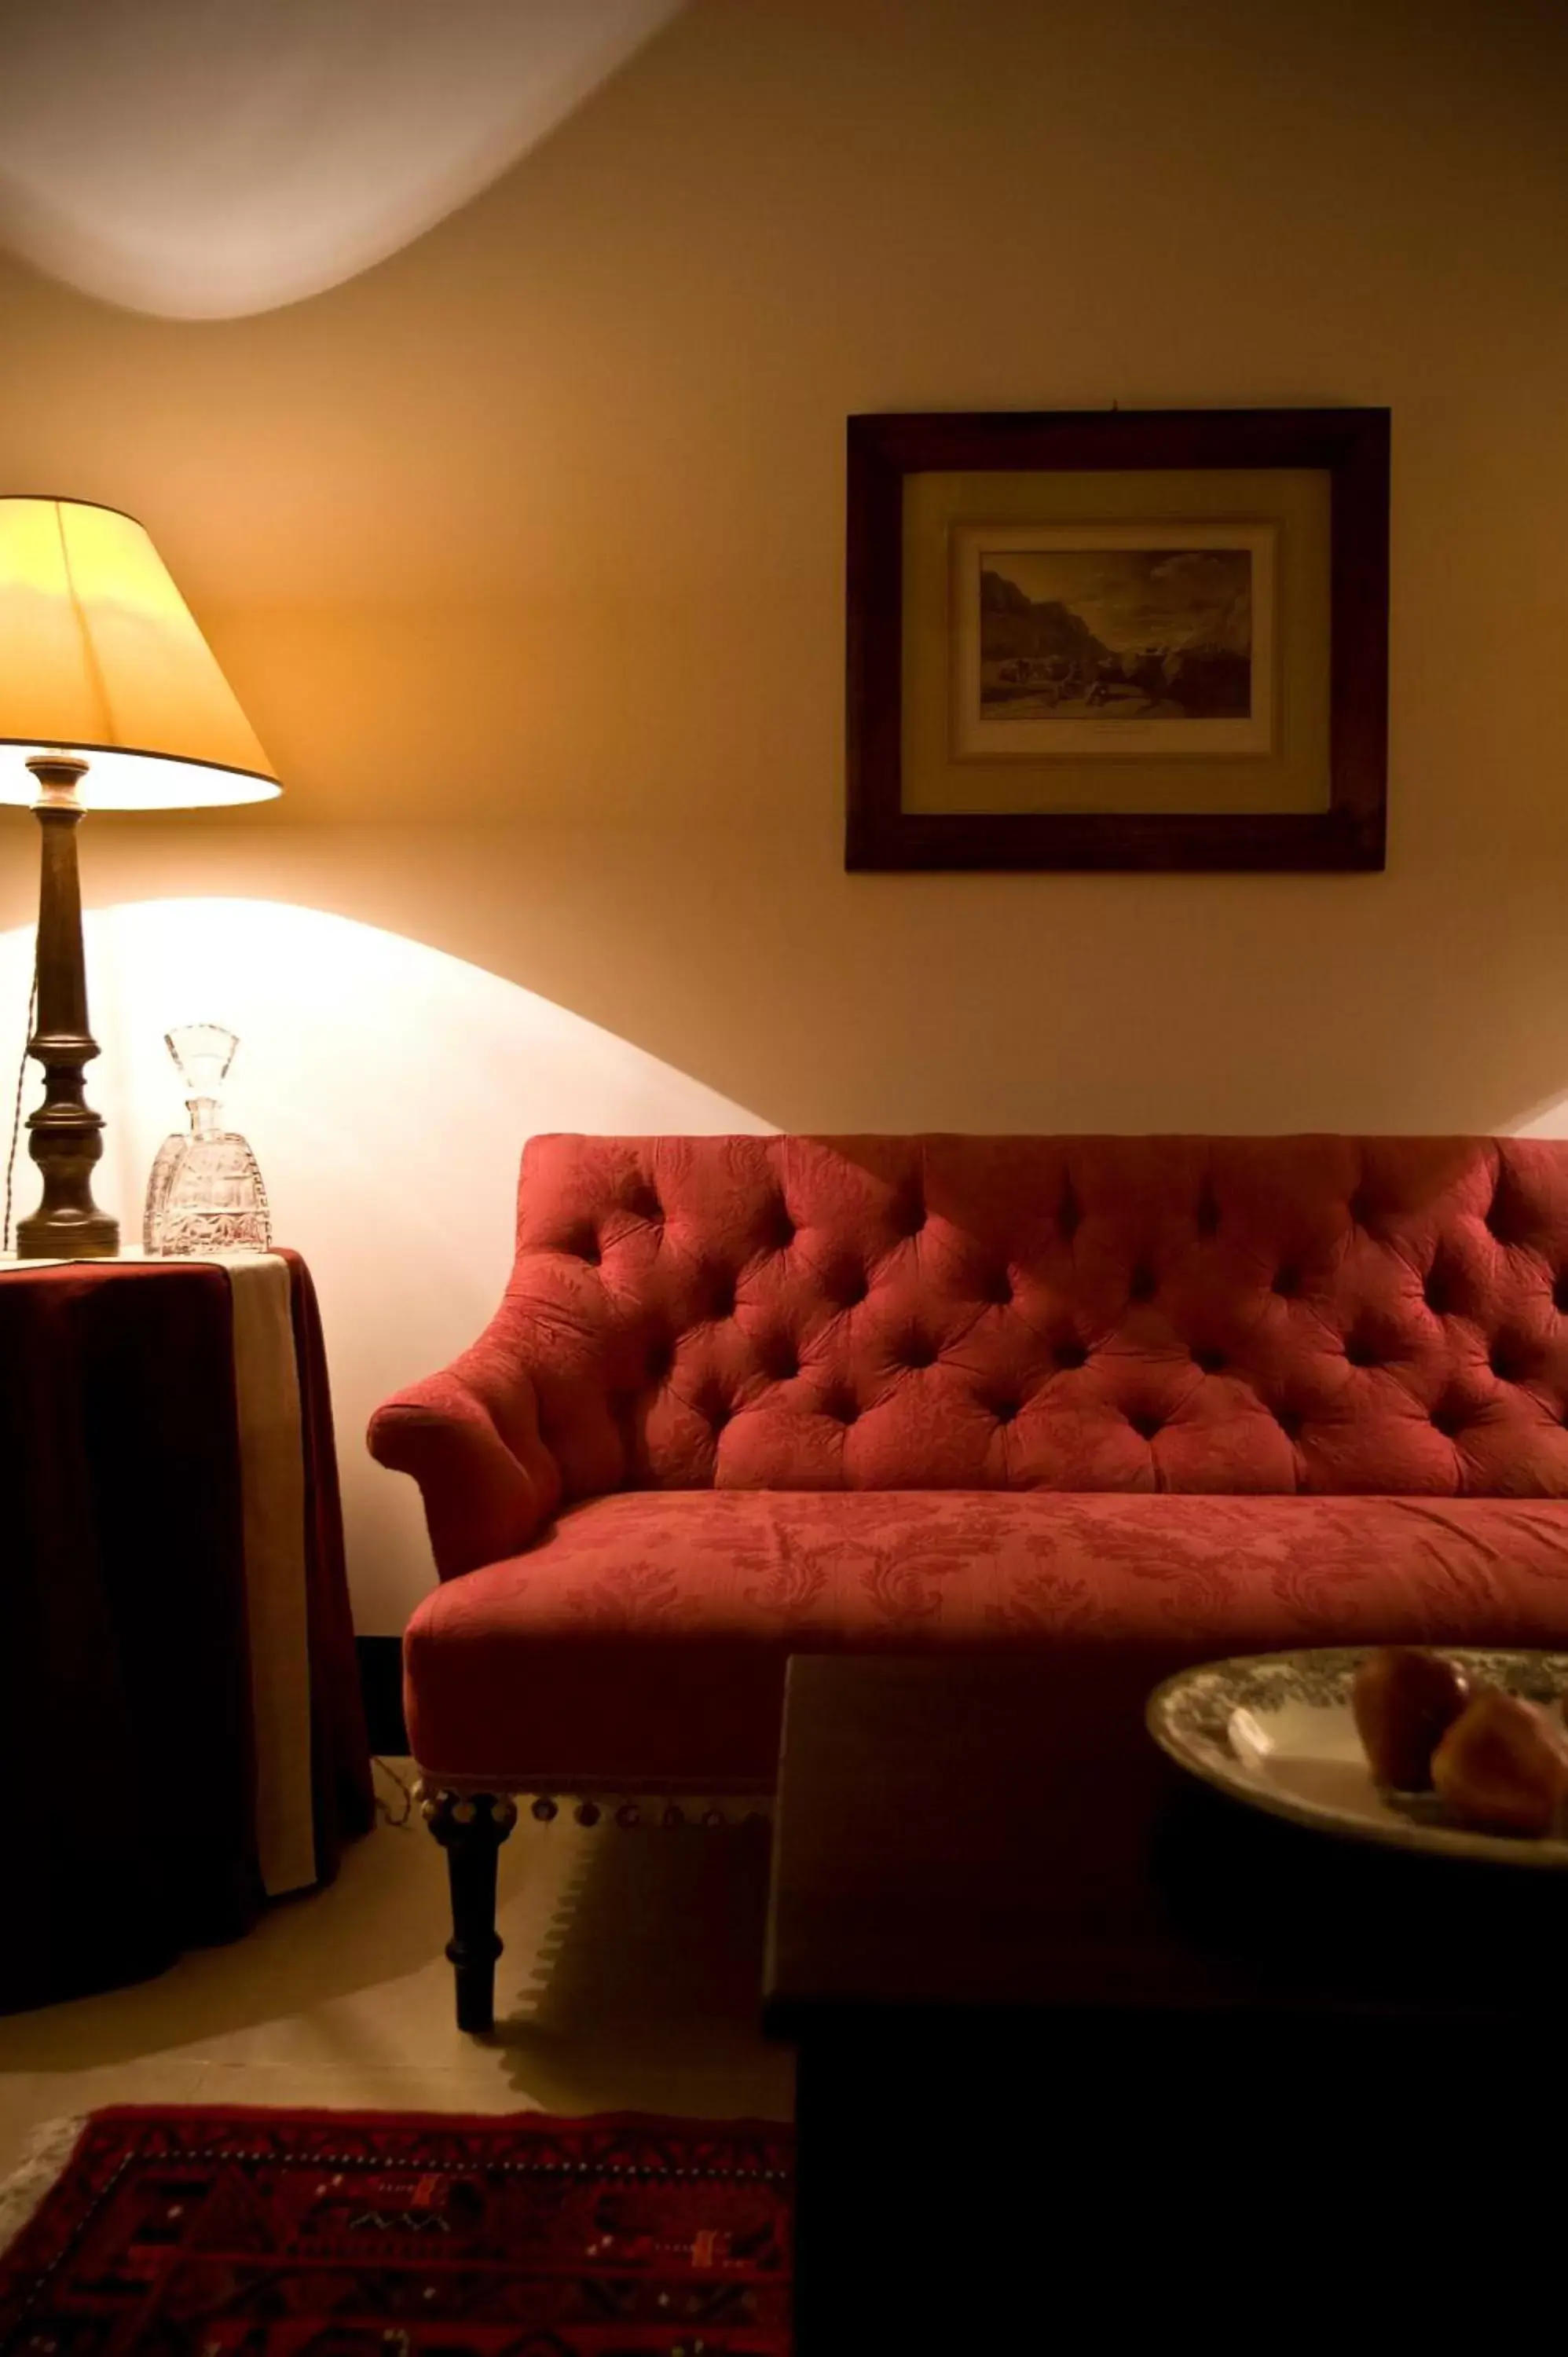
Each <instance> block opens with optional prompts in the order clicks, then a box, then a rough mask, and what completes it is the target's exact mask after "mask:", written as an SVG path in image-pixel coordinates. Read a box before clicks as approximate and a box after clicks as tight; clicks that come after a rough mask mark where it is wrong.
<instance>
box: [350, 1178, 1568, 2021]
mask: <svg viewBox="0 0 1568 2357" xmlns="http://www.w3.org/2000/svg"><path fill="white" fill-rule="evenodd" d="M1565 1313H1568V1144H1558V1143H1555V1142H1539V1141H1529V1142H1526V1141H1514V1140H1507V1139H1504V1140H1497V1139H1484V1138H1439V1139H1425V1138H1381V1139H1377V1138H1373V1139H1361V1140H1358V1139H1352V1138H1343V1137H1293V1138H1188V1137H1152V1138H1138V1137H1100V1138H1095V1137H1083V1138H1061V1137H1054V1138H1053V1137H1014V1138H1001V1137H956V1136H932V1137H859V1138H855V1137H848V1138H806V1137H702V1138H689V1137H667V1138H616V1137H571V1136H555V1137H540V1138H536V1139H534V1140H533V1141H532V1144H531V1145H530V1146H528V1148H527V1151H526V1153H525V1154H524V1157H523V1164H522V1178H521V1189H520V1193H519V1201H518V1225H517V1254H516V1261H515V1265H514V1266H513V1269H512V1274H511V1279H510V1284H509V1286H508V1287H507V1292H506V1297H505V1299H504V1300H503V1302H502V1304H501V1307H500V1308H499V1311H498V1312H497V1314H496V1317H495V1318H494V1319H493V1321H492V1322H491V1324H490V1326H489V1329H487V1331H486V1332H485V1333H484V1334H483V1335H482V1336H481V1338H480V1339H479V1340H478V1342H476V1343H475V1344H474V1346H473V1348H472V1349H471V1350H469V1351H466V1352H465V1353H464V1354H463V1356H462V1357H461V1358H459V1359H458V1360H457V1361H456V1362H455V1364H454V1365H452V1366H451V1367H449V1368H448V1369H446V1372H444V1373H442V1374H438V1375H435V1376H432V1377H431V1378H430V1379H429V1380H428V1381H426V1382H424V1383H418V1384H415V1385H414V1386H413V1388H412V1389H411V1390H408V1391H405V1392H403V1393H402V1394H399V1395H398V1397H396V1398H395V1399H393V1400H391V1401H389V1402H388V1403H387V1405H385V1406H384V1407H382V1408H381V1410H380V1411H379V1412H378V1413H377V1415H376V1416H375V1418H374V1419H373V1421H372V1424H371V1449H372V1451H373V1453H374V1454H375V1456H376V1457H377V1458H380V1460H381V1463H383V1464H385V1465H389V1466H394V1467H397V1468H399V1469H402V1470H403V1471H405V1472H408V1473H412V1474H413V1476H414V1478H415V1480H417V1481H418V1482H419V1484H420V1487H421V1490H422V1491H423V1493H424V1505H425V1512H426V1515H427V1518H428V1522H429V1527H430V1535H431V1542H432V1544H433V1547H434V1549H435V1562H436V1567H437V1570H438V1571H439V1573H440V1576H441V1584H440V1586H439V1587H437V1588H436V1589H435V1592H434V1593H433V1594H432V1595H430V1596H429V1597H427V1598H425V1600H424V1603H423V1604H422V1605H421V1606H420V1608H419V1609H418V1610H417V1612H416V1613H415V1614H414V1616H413V1620H412V1622H411V1624H410V1626H409V1630H408V1633H407V1639H406V1645H405V1668H406V1694H407V1704H408V1718H409V1727H410V1733H411V1739H412V1743H413V1750H414V1753H415V1755H416V1758H417V1760H418V1761H419V1765H420V1769H421V1772H422V1776H423V1778H424V1787H425V1800H424V1808H425V1813H426V1816H427V1818H428V1819H429V1821H430V1822H431V1824H432V1826H433V1829H434V1830H435V1833H436V1835H437V1837H438V1838H439V1839H441V1840H442V1841H443V1842H444V1844H445V1845H446V1847H447V1849H448V1854H449V1858H450V1862H451V1865H452V1867H453V1893H454V1907H455V1912H456V1915H457V1918H458V1921H457V1928H456V1936H455V1939H454V1943H453V1948H452V1950H451V1952H450V1953H452V1954H453V1958H454V1962H455V1963H456V1964H457V1965H458V1984H459V2018H462V2019H464V2020H465V2022H466V2024H467V2026H468V2027H478V2026H482V2024H483V2023H484V2022H486V2021H488V2019H489V2002H490V2000H489V1984H490V1979H491V1977H492V1975H493V1956H494V1953H495V1952H496V1950H495V1941H494V1931H493V1921H490V1920H488V1919H487V1904H493V1899H492V1900H491V1901H487V1889H489V1892H490V1893H492V1894H493V1881H494V1844H495V1842H496V1841H497V1840H498V1839H499V1838H500V1837H501V1836H502V1835H504V1833H505V1831H506V1830H507V1828H508V1826H509V1825H510V1823H511V1821H512V1816H513V1814H514V1809H513V1804H512V1803H511V1802H510V1798H508V1797H507V1796H508V1795H510V1794H511V1793H513V1792H519V1791H524V1792H543V1793H546V1794H549V1793H554V1792H562V1791H564V1792H571V1793H576V1794H578V1795H584V1796H589V1802H590V1805H589V1808H588V1812H587V1813H589V1814H591V1813H593V1805H594V1804H593V1803H592V1796H594V1795H599V1796H601V1797H602V1796H603V1795H605V1794H606V1793H615V1794H625V1793H628V1792H629V1793H636V1792H643V1793H648V1792H663V1793H670V1792H680V1793H693V1792H696V1793H734V1792H757V1791H763V1790H766V1789H767V1788H768V1786H769V1785H770V1783H771V1780H772V1775H773V1770H774V1762H775V1756H776V1750H777V1743H778V1735H779V1706H780V1698H781V1693H782V1683H783V1671H784V1663H785V1660H786V1657H787V1656H788V1654H789V1653H790V1652H801V1651H821V1650H828V1649H832V1648H836V1647H845V1646H881V1647H886V1648H893V1649H897V1650H901V1651H907V1650H910V1649H914V1648H922V1647H928V1646H939V1645H954V1646H970V1647H975V1646H988V1645H1010V1646H1016V1645H1051V1646H1061V1645H1066V1644H1079V1645H1099V1644H1103V1643H1115V1642H1117V1641H1140V1642H1142V1643H1143V1644H1144V1646H1145V1647H1152V1648H1155V1649H1156V1650H1160V1651H1168V1653H1169V1656H1170V1659H1171V1661H1172V1663H1177V1662H1179V1661H1181V1660H1184V1659H1190V1658H1194V1657H1198V1656H1202V1655H1204V1654H1206V1653H1214V1652H1228V1651H1237V1650H1244V1649H1249V1648H1257V1647H1268V1646H1274V1645H1281V1644H1287V1643H1291V1642H1296V1641H1338V1640H1347V1641H1356V1640H1360V1639H1368V1640H1379V1639H1392V1638H1437V1637H1442V1638H1447V1639H1450V1640H1454V1641H1461V1640H1467V1641H1499V1642H1501V1641H1515V1642H1520V1643H1543V1644H1554V1645H1560V1644H1568V1429H1565V1428H1564V1421H1563V1417H1564V1409H1565V1406H1568V1314H1565ZM487 1875H488V1883H487Z"/></svg>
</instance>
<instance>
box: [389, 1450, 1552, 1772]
mask: <svg viewBox="0 0 1568 2357" xmlns="http://www.w3.org/2000/svg"><path fill="white" fill-rule="evenodd" d="M1435 1639H1446V1640H1447V1641H1451V1642H1453V1643H1455V1644H1458V1643H1466V1642H1480V1643H1487V1642H1491V1643H1513V1644H1526V1645H1551V1646H1564V1647H1568V1502H1564V1501H1555V1500H1529V1499H1501V1498H1463V1499H1447V1498H1414V1497H1399V1498H1386V1497H1359V1498H1336V1497H1310V1496H1294V1497H1289V1496H1286V1497H1269V1496H1263V1497H1208V1496H1187V1497H1170V1496H1165V1497H1160V1496H1148V1495H1139V1494H1130V1495H1124V1494H1119V1493H1116V1492H1098V1493H1083V1492H1071V1493H1063V1492H1060V1491H1018V1492H1007V1491H859V1492H851V1493H848V1494H846V1493H843V1492H838V1493H836V1494H832V1495H823V1494H820V1493H814V1492H811V1491H707V1490H683V1491H622V1492H619V1493H618V1494H616V1495H614V1496H610V1497H607V1498H599V1499H596V1500H594V1501H591V1502H589V1503H587V1504H585V1505H583V1506H580V1507H577V1508H575V1509H574V1510H573V1511H572V1512H568V1513H565V1514H563V1515H562V1516H561V1517H560V1519H559V1521H558V1522H556V1523H554V1524H553V1526H552V1527H551V1529H550V1530H549V1531H548V1532H547V1533H546V1534H545V1536H544V1537H543V1539H542V1541H541V1542H540V1543H539V1544H537V1545H535V1546H533V1547H532V1548H530V1549H529V1550H528V1551H527V1552H526V1553H525V1554H522V1555H516V1556H513V1557H511V1558H510V1559H509V1560H508V1561H505V1562H502V1563H494V1564H489V1565H488V1566H484V1567H482V1568H481V1569H479V1570H477V1571H471V1572H468V1573H467V1574H466V1575H464V1576H463V1577H461V1578H457V1579H454V1580H449V1581H447V1582H446V1584H445V1585H444V1586H443V1587H439V1588H437V1589H436V1590H435V1592H434V1593H433V1594H432V1595H430V1596H427V1597H426V1598H425V1599H424V1602H423V1603H422V1604H421V1606H420V1607H419V1609H418V1611H417V1612H416V1613H415V1614H414V1617H413V1620H412V1622H411V1623H410V1625H409V1630H408V1635H407V1640H406V1653H405V1659H406V1684H407V1701H408V1715H409V1731H410V1737H411V1740H412V1743H413V1750H414V1753H415V1756H416V1757H417V1759H418V1760H419V1761H420V1763H421V1766H422V1768H423V1769H424V1770H425V1771H426V1773H428V1774H432V1775H435V1776H437V1777H439V1776H449V1777H454V1778H456V1779H459V1780H463V1781H468V1782H470V1783H484V1782H487V1781H491V1780H493V1781H496V1782H497V1783H510V1784H511V1785H513V1786H514V1787H517V1788H521V1789H535V1790H546V1791H549V1790H562V1791H568V1792H570V1791H590V1790H614V1789H621V1790H624V1791H628V1792H629V1791H658V1790H666V1791H679V1792H703V1791H711V1792H724V1791H731V1792H740V1791H744V1790H746V1789H750V1788H762V1789H767V1788H768V1787H770V1786H771V1783H772V1781H773V1775H774V1770H775V1765H776V1758H777V1750H778V1741H779V1716H780V1706H781V1701H782V1695H783V1679H784V1664H785V1661H786V1659H787V1657H788V1656H789V1654H790V1653H791V1652H835V1651H840V1650H844V1649H856V1648H873V1647H875V1648H880V1649H882V1650H885V1651H889V1652H915V1651H918V1650H923V1649H925V1648H927V1647H929V1646H938V1645H942V1646H949V1647H954V1646H956V1647H961V1648H976V1647H985V1646H991V1645H1006V1646H1010V1647H1014V1648H1016V1647H1018V1646H1020V1645H1024V1646H1027V1645H1034V1644H1037V1645H1041V1646H1047V1645H1048V1646H1051V1647H1053V1648H1058V1649H1059V1648H1060V1647H1061V1646H1062V1645H1064V1644H1067V1645H1074V1644H1077V1645H1099V1644H1101V1643H1117V1644H1138V1645H1140V1646H1142V1647H1144V1649H1145V1650H1147V1651H1148V1652H1151V1653H1153V1654H1157V1655H1158V1656H1160V1657H1161V1658H1162V1659H1165V1660H1168V1663H1169V1665H1170V1666H1172V1667H1175V1666H1177V1665H1178V1664H1180V1663H1184V1662H1187V1661H1193V1660H1201V1659H1202V1658H1204V1657H1205V1656H1206V1655H1209V1654H1217V1653H1226V1652H1251V1651H1258V1650H1266V1649H1269V1648H1271V1647H1275V1646H1283V1645H1293V1644H1333V1643H1339V1642H1346V1643H1356V1642H1361V1641H1368V1642H1374V1641H1387V1640H1428V1641H1431V1640H1435Z"/></svg>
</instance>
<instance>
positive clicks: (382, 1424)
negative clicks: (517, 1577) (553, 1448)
mask: <svg viewBox="0 0 1568 2357" xmlns="http://www.w3.org/2000/svg"><path fill="white" fill-rule="evenodd" d="M366 1437H367V1440H368V1442H369V1446H370V1451H371V1456H372V1457H373V1458H375V1459H376V1461H377V1463H378V1464H381V1465H386V1466H390V1467H391V1468H392V1469H393V1470H394V1471H396V1472H399V1473H409V1474H412V1475H413V1479H414V1480H415V1481H417V1482H418V1484H419V1489H420V1494H421V1496H422V1498H423V1499H424V1519H425V1523H426V1525H427V1526H428V1528H429V1532H430V1544H431V1548H432V1551H433V1552H434V1554H435V1568H436V1570H437V1572H438V1573H439V1574H440V1576H441V1577H442V1578H443V1579H452V1578H455V1577H456V1575H457V1574H458V1573H459V1572H465V1571H472V1570H474V1569H475V1568H476V1567H477V1566H478V1565H479V1564H483V1563H495V1562H498V1561H499V1559H500V1558H501V1557H502V1556H504V1555H517V1554H518V1553H520V1552H521V1549H522V1548H523V1547H525V1546H526V1545H527V1544H528V1543H529V1541H530V1540H531V1539H532V1538H533V1537H534V1536H535V1535H536V1534H537V1533H538V1532H539V1530H540V1529H541V1528H542V1525H543V1524H544V1523H547V1522H548V1521H549V1519H550V1517H551V1515H552V1514H553V1512H554V1511H555V1508H556V1506H557V1504H558V1503H559V1502H560V1497H561V1473H560V1469H559V1467H558V1466H557V1465H556V1462H555V1459H554V1458H553V1456H552V1455H551V1453H550V1451H549V1449H548V1448H546V1447H545V1446H544V1443H543V1441H542V1439H541V1438H540V1437H539V1414H538V1405H537V1402H536V1400H535V1397H534V1391H533V1385H532V1383H531V1382H530V1380H529V1378H528V1376H527V1375H526V1374H525V1373H524V1372H522V1370H521V1368H519V1367H516V1366H514V1365H510V1364H504V1363H502V1361H501V1358H500V1354H499V1352H497V1351H494V1350H490V1349H487V1347H486V1343H485V1341H484V1340H481V1341H479V1342H478V1343H476V1344H475V1346H474V1348H473V1349H472V1350H471V1351H465V1352H464V1353H463V1355H462V1357H461V1358H459V1359H456V1360H455V1361H453V1363H452V1365H451V1366H449V1367H446V1368H444V1369H443V1370H442V1372H440V1373H439V1374H435V1375H427V1376H426V1377H425V1378H424V1381H423V1382H422V1383H411V1384H410V1385H409V1386H408V1388H407V1390H405V1391H401V1392H398V1393H397V1394H394V1396H393V1397H392V1399H390V1400H386V1401H384V1402H383V1403H382V1405H381V1406H380V1407H379V1408H377V1410H376V1412H375V1414H374V1415H372V1416H371V1426H370V1431H369V1433H368V1435H367V1436H366Z"/></svg>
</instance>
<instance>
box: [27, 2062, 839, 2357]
mask: <svg viewBox="0 0 1568 2357" xmlns="http://www.w3.org/2000/svg"><path fill="white" fill-rule="evenodd" d="M791 2163H792V2140H791V2137H790V2135H789V2130H788V2129H787V2128H782V2127H778V2126H773V2125H771V2124H769V2123H768V2122H766V2121H755V2120H748V2121H716V2120H714V2121H704V2120H660V2119H646V2118H640V2117H639V2116H637V2115H634V2114H625V2115H618V2114H609V2113H607V2114H604V2115H601V2116H599V2117H597V2118H595V2119H583V2120H557V2119H548V2118H546V2117H545V2116H544V2115H542V2114H541V2113H535V2112H525V2113H522V2114H514V2115H512V2116H511V2117H510V2118H502V2119H496V2118H489V2119H485V2118H478V2119H475V2118H469V2117H467V2116H462V2115H444V2114H414V2113H396V2112H381V2113H377V2112H274V2111H241V2110H235V2111H217V2110H204V2109H201V2108H199V2107H191V2108H180V2109H175V2108H170V2109H167V2110H155V2109H151V2108H143V2107H141V2106H139V2105H138V2106H127V2107H125V2108H124V2109H118V2110H114V2111H105V2112H98V2113H95V2114H94V2115H93V2117H92V2118H91V2120H89V2122H88V2124H87V2126H86V2127H85V2128H84V2130H83V2131H82V2136H81V2142H80V2143H79V2144H78V2146H77V2147H76V2150H75V2152H74V2153H73V2154H72V2156H71V2158H70V2162H69V2164H68V2165H67V2167H66V2169H65V2170H64V2172H63V2174H62V2175H61V2176H60V2178H59V2179H58V2181H57V2182H56V2183H55V2185H54V2186H53V2187H52V2188H51V2189H50V2190H49V2192H48V2194H47V2195H46V2196H45V2199H44V2201H43V2205H42V2207H41V2209H39V2210H38V2212H36V2214H35V2215H34V2217H33V2219H32V2221H31V2222H30V2223H29V2224H28V2225H27V2226H26V2227H25V2228H24V2229H23V2231H22V2233H21V2235H20V2236H19V2237H18V2239H17V2241H16V2243H15V2244H13V2245H12V2247H11V2249H10V2250H9V2251H8V2252H6V2254H5V2256H4V2258H0V2351H4V2352H5V2357H13V2352H15V2353H16V2357H21V2352H27V2357H45V2352H48V2353H49V2357H122V2352H133V2351H134V2352H137V2357H370V2352H374V2357H415V2352H421V2357H786V2352H788V2350H789V2217H790V2207H789V2204H790V2187H791Z"/></svg>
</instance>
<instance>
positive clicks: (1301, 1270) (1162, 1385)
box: [506, 1136, 1568, 1499]
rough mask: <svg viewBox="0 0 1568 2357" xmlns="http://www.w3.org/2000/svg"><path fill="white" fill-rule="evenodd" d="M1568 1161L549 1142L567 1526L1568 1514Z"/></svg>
mask: <svg viewBox="0 0 1568 2357" xmlns="http://www.w3.org/2000/svg"><path fill="white" fill-rule="evenodd" d="M1565 1312H1568V1142H1563V1143H1559V1142H1556V1141H1541V1140H1517V1139H1507V1138H1505V1139H1495V1138H1415V1137H1391V1138H1347V1137H1331V1136H1303V1137H1272V1138H1264V1137H1257V1138H1250V1137H1241V1138H1225V1137H1219V1138H1204V1137H972V1136H929V1137H890V1136H869V1137H839V1138H831V1137H779V1136H773V1137H751V1136H744V1137H658V1138H621V1137H581V1136H549V1137H538V1138H535V1139H534V1140H533V1141H532V1143H531V1144H530V1146H528V1148H527V1150H526V1152H525V1154H524V1157H523V1163H522V1178H521V1189H520V1194H519V1204H518V1232H517V1259H516V1265H515V1267H514V1269H513V1272H512V1276H511V1281H510V1288H509V1294H508V1301H507V1309H506V1317H507V1324H508V1328H509V1330H510V1333H511V1335H512V1336H513V1337H514V1339H515V1347H516V1349H517V1351H518V1354H519V1360H520V1363H521V1365H522V1366H523V1367H524V1368H525V1369H526V1371H527V1372H528V1374H529V1375H530V1376H531V1378H532V1382H533V1383H534V1385H535V1387H536V1390H537V1394H538V1401H539V1410H540V1420H541V1431H542V1437H543V1439H544V1441H545V1443H546V1445H547V1446H548V1447H549V1448H550V1449H551V1450H552V1451H553V1454H554V1456H555V1458H556V1459H557V1461H558V1463H559V1464H560V1467H561V1469H562V1474H563V1480H564V1493H565V1495H566V1497H567V1498H568V1499H572V1498H575V1497H583V1496H587V1495H591V1494H594V1493H596V1492H598V1491H607V1490H614V1489H623V1488H635V1487H647V1486H655V1487H661V1488H670V1487H674V1488H696V1487H704V1488H705V1487H709V1486H715V1485H716V1486H718V1487H730V1488H780V1489H948V1488H965V1489H1029V1488H1047V1489H1059V1490H1176V1491H1181V1490H1186V1491H1295V1490H1300V1491H1391V1492H1401V1491H1403V1492H1417V1493H1419V1492H1425V1493H1429V1494H1432V1495H1436V1496H1453V1495H1455V1493H1461V1492H1478V1493H1488V1494H1508V1495H1516V1496H1532V1497H1541V1496H1564V1495H1568V1429H1565V1428H1564V1423H1563V1416H1564V1410H1565V1407H1568V1316H1565V1314H1564V1313H1565Z"/></svg>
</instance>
